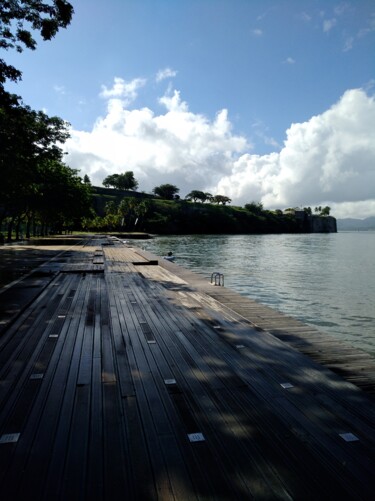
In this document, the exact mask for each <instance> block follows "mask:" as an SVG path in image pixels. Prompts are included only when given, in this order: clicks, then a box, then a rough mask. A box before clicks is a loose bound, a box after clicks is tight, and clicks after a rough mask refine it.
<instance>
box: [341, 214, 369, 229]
mask: <svg viewBox="0 0 375 501" xmlns="http://www.w3.org/2000/svg"><path fill="white" fill-rule="evenodd" d="M345 230H346V231H348V230H350V231H361V230H362V231H364V230H375V217H374V216H373V217H367V218H366V219H352V218H346V219H338V220H337V231H345Z"/></svg>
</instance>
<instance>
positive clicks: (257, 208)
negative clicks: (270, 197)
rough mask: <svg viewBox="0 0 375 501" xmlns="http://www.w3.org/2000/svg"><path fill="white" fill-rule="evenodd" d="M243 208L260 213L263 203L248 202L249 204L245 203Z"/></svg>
mask: <svg viewBox="0 0 375 501" xmlns="http://www.w3.org/2000/svg"><path fill="white" fill-rule="evenodd" d="M245 209H246V210H248V211H249V212H252V213H253V214H262V212H263V204H262V202H250V203H249V204H245Z"/></svg>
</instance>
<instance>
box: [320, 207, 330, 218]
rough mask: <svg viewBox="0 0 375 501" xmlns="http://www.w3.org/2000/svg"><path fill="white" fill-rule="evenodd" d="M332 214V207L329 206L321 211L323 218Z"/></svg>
mask: <svg viewBox="0 0 375 501" xmlns="http://www.w3.org/2000/svg"><path fill="white" fill-rule="evenodd" d="M330 213H331V207H328V205H326V206H325V207H323V208H322V210H321V211H320V215H321V216H329V215H330Z"/></svg>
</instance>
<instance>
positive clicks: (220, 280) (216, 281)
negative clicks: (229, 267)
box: [211, 271, 224, 287]
mask: <svg viewBox="0 0 375 501" xmlns="http://www.w3.org/2000/svg"><path fill="white" fill-rule="evenodd" d="M211 284H213V285H219V286H221V287H224V275H223V273H220V272H218V271H214V272H213V273H212V274H211Z"/></svg>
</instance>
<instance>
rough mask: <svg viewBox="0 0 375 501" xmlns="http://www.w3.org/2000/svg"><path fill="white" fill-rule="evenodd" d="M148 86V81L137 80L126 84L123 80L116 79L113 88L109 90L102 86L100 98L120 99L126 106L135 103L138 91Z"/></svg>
mask: <svg viewBox="0 0 375 501" xmlns="http://www.w3.org/2000/svg"><path fill="white" fill-rule="evenodd" d="M145 84H146V79H144V78H135V79H134V80H131V81H130V82H126V81H125V80H123V79H122V78H119V77H115V78H114V83H113V86H112V88H110V89H109V88H108V87H106V86H105V85H102V90H101V92H100V97H103V98H105V99H107V98H118V99H121V100H122V101H123V102H124V104H125V105H126V106H128V105H129V104H130V103H132V102H133V101H135V99H136V98H137V95H138V89H140V88H141V87H143V86H144V85H145Z"/></svg>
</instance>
